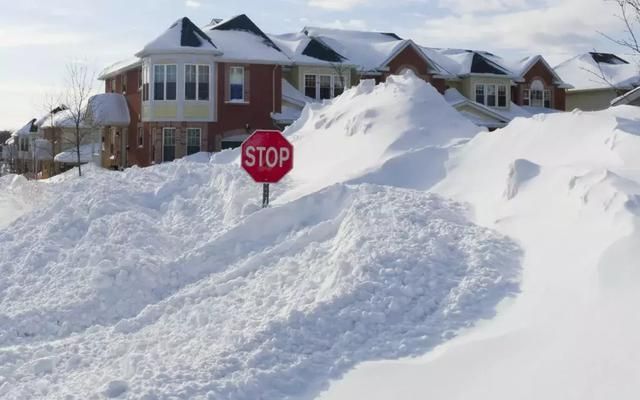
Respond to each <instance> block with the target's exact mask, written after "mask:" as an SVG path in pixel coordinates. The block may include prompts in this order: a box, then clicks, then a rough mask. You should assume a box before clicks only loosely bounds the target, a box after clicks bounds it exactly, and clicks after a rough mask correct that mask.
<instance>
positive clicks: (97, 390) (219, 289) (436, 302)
mask: <svg viewBox="0 0 640 400" xmlns="http://www.w3.org/2000/svg"><path fill="white" fill-rule="evenodd" d="M425 109H427V110H433V112H434V115H435V113H438V114H441V115H444V116H445V117H450V118H451V119H450V120H447V119H443V120H442V122H433V119H432V118H431V119H430V118H429V117H428V116H426V115H424V114H425V112H424V110H425ZM306 110H307V111H306V117H305V118H304V120H303V121H298V122H297V123H296V124H295V125H294V126H292V127H290V128H289V129H288V130H287V132H286V133H287V135H288V136H289V138H290V140H292V141H293V142H294V145H295V146H296V151H297V152H299V153H298V154H297V157H298V156H300V157H298V158H297V159H296V160H297V161H296V162H297V164H296V169H295V171H296V173H295V174H293V175H292V176H290V177H288V178H286V179H285V181H284V182H283V183H282V184H279V185H274V187H273V193H272V195H273V203H272V204H273V205H272V207H270V208H267V209H260V207H259V202H260V197H259V193H260V190H261V188H260V187H259V185H256V184H254V183H253V182H252V181H251V179H250V178H249V177H248V176H247V175H246V173H245V172H244V171H242V170H241V169H240V168H239V166H238V160H237V158H238V151H237V150H231V151H226V152H221V153H219V154H216V155H215V156H214V157H212V158H211V160H209V158H208V157H188V158H186V159H182V160H178V161H175V162H173V163H165V164H161V165H157V166H154V167H151V168H145V169H140V168H135V167H134V168H130V169H127V170H126V171H124V172H114V171H106V170H100V169H95V168H89V169H87V170H85V175H84V176H83V177H82V178H79V177H77V176H75V175H74V174H73V171H71V172H68V173H66V174H63V175H62V177H61V178H60V179H56V180H55V181H53V180H52V181H48V182H43V183H39V184H37V186H35V187H38V188H40V189H41V190H42V191H43V192H44V194H43V195H42V197H45V198H46V199H47V201H43V202H41V204H40V205H39V207H38V208H37V209H34V210H33V211H31V212H29V213H27V214H26V215H23V216H22V217H21V218H19V219H17V220H15V221H13V223H12V224H11V225H9V226H7V227H5V228H4V229H2V230H0V270H2V271H3V274H0V291H1V293H2V296H0V309H1V310H2V313H1V314H0V360H1V362H0V397H2V398H7V399H24V398H32V399H40V398H41V399H45V398H46V399H51V400H55V399H68V398H93V397H96V398H100V397H103V398H104V397H107V398H121V399H122V398H131V399H133V398H145V399H169V398H181V399H206V398H209V399H211V398H213V399H229V400H233V399H247V400H249V399H250V400H254V399H257V398H261V399H265V400H272V399H273V400H276V399H277V400H281V399H297V398H313V397H315V395H316V394H318V393H319V392H320V391H321V390H322V389H323V388H325V387H326V386H327V384H328V382H329V379H331V378H338V377H340V376H341V375H343V374H344V373H345V372H346V371H348V370H349V369H351V368H352V367H353V366H355V365H357V364H358V363H360V362H362V361H364V360H373V359H383V358H397V357H401V356H409V355H414V356H415V355H420V354H422V353H424V352H426V351H428V350H429V349H431V348H433V347H434V346H436V345H438V344H440V343H442V342H444V341H446V340H448V339H450V338H452V337H454V336H456V334H457V332H459V331H460V329H463V328H469V327H470V326H472V325H473V324H474V323H476V322H477V321H478V320H479V319H482V318H490V317H491V316H492V315H493V314H494V312H495V306H496V305H497V304H498V303H499V302H500V301H502V300H503V299H504V298H505V297H509V296H513V295H515V293H516V292H517V290H518V282H519V279H520V259H521V256H522V253H521V250H520V248H519V246H518V245H517V244H516V243H515V242H514V241H512V240H510V239H508V238H506V237H504V236H503V235H501V234H497V233H496V232H494V231H492V230H490V229H485V228H480V227H478V226H476V225H474V224H472V223H470V222H469V221H468V220H467V219H466V217H465V209H464V206H462V205H461V204H458V203H455V202H451V201H448V200H446V199H443V198H442V197H440V196H438V195H435V194H430V193H427V192H424V191H421V190H415V189H412V188H411V186H412V184H411V182H409V181H408V180H405V181H400V180H399V179H398V176H399V175H398V173H399V172H402V171H403V168H404V169H405V171H406V170H407V168H409V167H412V168H421V167H424V166H425V165H426V164H425V163H426V162H427V160H431V161H430V163H431V164H434V169H437V168H435V164H438V163H444V161H445V160H446V158H447V155H448V154H449V152H450V151H451V150H452V149H453V148H455V146H458V145H460V143H461V141H464V140H468V139H469V138H470V137H471V136H473V134H475V130H476V127H475V126H473V125H471V124H470V123H469V122H467V121H466V120H464V119H463V118H461V117H459V116H458V114H457V113H456V112H455V111H454V110H452V109H451V108H449V106H448V105H447V104H446V102H444V100H443V99H442V97H441V96H439V95H438V94H437V92H436V91H435V89H433V88H432V87H430V86H428V85H427V84H426V83H424V82H423V81H422V80H420V79H418V78H416V77H415V76H413V75H412V74H410V73H409V74H407V75H405V76H402V77H394V78H392V79H389V80H388V82H387V83H385V84H383V85H379V86H377V87H375V86H374V85H373V82H371V81H367V82H364V83H362V84H361V85H360V86H358V87H355V88H352V89H350V90H348V91H346V92H345V93H344V95H343V96H340V97H339V98H338V99H335V100H333V101H332V102H327V103H326V104H325V105H324V106H320V105H318V106H309V107H308V108H307V109H306ZM390 118H394V119H396V121H395V122H394V123H393V128H394V129H390V128H391V126H392V125H391V123H392V122H389V121H388V119H390ZM427 120H431V121H432V122H433V123H432V124H431V126H430V127H429V128H428V129H424V128H421V125H422V124H423V123H424V121H427ZM436 121H437V120H436ZM369 124H370V126H369ZM365 128H366V129H365ZM327 141H331V142H333V143H334V144H335V145H338V146H341V147H342V148H344V149H345V152H346V153H347V154H349V155H350V156H351V157H350V158H341V159H338V160H335V161H334V162H333V164H331V165H330V168H328V169H327V172H326V174H325V175H329V174H331V176H321V175H319V174H318V171H316V168H317V163H318V162H320V161H325V160H327V157H326V154H325V153H324V149H325V148H326V146H327V145H326V143H324V142H327ZM365 143H370V149H371V150H372V151H373V152H374V154H375V157H374V156H371V157H368V158H362V157H361V156H362V152H360V153H359V154H358V153H357V152H356V151H355V147H356V145H358V144H360V145H364V144H365ZM313 150H315V151H313ZM428 154H431V155H433V158H428V159H424V158H422V157H416V156H424V155H428ZM302 155H304V156H302ZM306 158H313V159H315V162H313V160H306ZM439 168H440V170H442V169H443V165H441V166H440V167H439ZM339 170H345V172H344V173H342V174H338V175H335V172H336V171H339ZM413 172H414V174H412V176H409V177H407V178H408V179H413V180H414V181H418V180H421V179H429V176H430V175H431V174H437V171H432V172H431V171H426V170H424V169H418V170H415V171H413ZM425 173H426V175H425ZM314 176H315V178H312V177H314ZM303 177H308V178H303ZM302 179H304V181H302ZM311 181H315V183H312V182H311ZM345 181H349V182H350V183H346V182H345ZM301 186H304V187H302V188H301ZM2 192H4V191H0V193H2Z"/></svg>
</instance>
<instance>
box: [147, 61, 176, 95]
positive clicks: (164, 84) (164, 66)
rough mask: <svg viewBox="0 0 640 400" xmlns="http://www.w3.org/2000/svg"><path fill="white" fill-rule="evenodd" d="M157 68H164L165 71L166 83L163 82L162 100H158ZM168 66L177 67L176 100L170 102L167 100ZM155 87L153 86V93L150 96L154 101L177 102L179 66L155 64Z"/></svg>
mask: <svg viewBox="0 0 640 400" xmlns="http://www.w3.org/2000/svg"><path fill="white" fill-rule="evenodd" d="M156 66H162V67H163V70H164V74H163V76H164V81H163V85H162V86H163V94H162V100H156ZM168 66H174V67H176V98H175V99H172V100H168V99H167V83H168V81H167V69H168V68H167V67H168ZM152 70H153V85H151V86H152V87H153V93H152V94H151V95H150V96H149V97H150V98H152V99H153V101H177V100H178V64H153V68H152Z"/></svg>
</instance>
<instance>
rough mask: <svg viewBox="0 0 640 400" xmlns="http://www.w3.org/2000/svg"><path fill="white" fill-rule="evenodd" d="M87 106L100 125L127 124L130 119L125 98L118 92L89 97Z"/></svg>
mask: <svg viewBox="0 0 640 400" xmlns="http://www.w3.org/2000/svg"><path fill="white" fill-rule="evenodd" d="M89 106H90V107H91V110H92V114H93V115H92V117H93V120H94V122H95V123H96V124H98V125H100V126H128V125H129V123H130V121H131V120H130V117H129V107H128V106H127V99H126V98H125V97H124V96H123V95H121V94H119V93H102V94H97V95H95V96H93V97H91V98H90V99H89Z"/></svg>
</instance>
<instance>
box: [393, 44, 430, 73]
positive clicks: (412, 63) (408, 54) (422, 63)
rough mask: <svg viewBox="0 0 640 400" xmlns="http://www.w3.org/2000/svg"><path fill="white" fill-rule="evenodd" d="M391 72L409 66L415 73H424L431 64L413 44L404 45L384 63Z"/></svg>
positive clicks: (427, 71) (397, 71)
mask: <svg viewBox="0 0 640 400" xmlns="http://www.w3.org/2000/svg"><path fill="white" fill-rule="evenodd" d="M386 66H387V67H389V72H391V73H392V74H395V73H399V72H400V70H401V69H403V68H405V67H409V68H411V69H413V70H414V72H416V73H417V74H420V75H426V74H428V73H429V69H430V67H431V65H429V63H428V62H427V60H426V59H425V58H424V56H423V55H421V54H419V53H418V52H417V51H416V49H415V48H414V47H413V46H407V47H405V48H404V49H403V50H402V51H401V52H400V53H398V54H397V55H396V56H395V57H394V58H393V59H391V61H389V62H388V63H387V65H386Z"/></svg>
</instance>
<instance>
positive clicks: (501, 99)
mask: <svg viewBox="0 0 640 400" xmlns="http://www.w3.org/2000/svg"><path fill="white" fill-rule="evenodd" d="M506 106H507V87H506V86H505V85H499V86H498V107H506Z"/></svg>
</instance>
